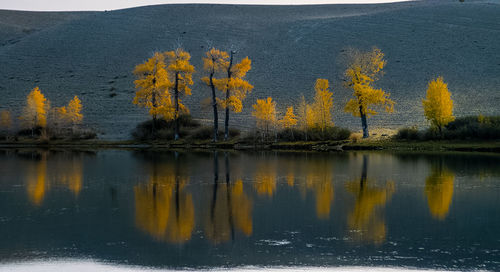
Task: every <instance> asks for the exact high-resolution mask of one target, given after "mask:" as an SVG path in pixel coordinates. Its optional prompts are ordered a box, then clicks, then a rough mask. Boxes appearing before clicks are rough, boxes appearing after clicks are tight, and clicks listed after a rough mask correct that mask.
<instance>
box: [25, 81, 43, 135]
mask: <svg viewBox="0 0 500 272" xmlns="http://www.w3.org/2000/svg"><path fill="white" fill-rule="evenodd" d="M49 109H50V105H49V101H48V100H47V99H46V98H45V96H44V95H43V94H42V92H41V91H40V89H39V88H38V87H35V88H34V89H33V90H32V91H31V92H30V93H29V94H28V97H27V98H26V106H25V108H24V111H23V115H22V116H21V119H22V120H23V121H24V122H25V123H26V125H27V126H28V127H31V128H33V127H36V126H40V127H45V126H46V125H47V112H48V111H49Z"/></svg>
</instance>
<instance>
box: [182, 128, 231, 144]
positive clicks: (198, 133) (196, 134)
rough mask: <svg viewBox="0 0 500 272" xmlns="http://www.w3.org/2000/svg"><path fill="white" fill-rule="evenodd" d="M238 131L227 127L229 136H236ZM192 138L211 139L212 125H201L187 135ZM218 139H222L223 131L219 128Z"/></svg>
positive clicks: (212, 134) (212, 135)
mask: <svg viewBox="0 0 500 272" xmlns="http://www.w3.org/2000/svg"><path fill="white" fill-rule="evenodd" d="M239 135H240V131H239V130H237V129H234V128H230V129H229V138H234V137H238V136H239ZM189 137H190V138H191V139H194V140H212V139H213V138H214V128H213V127H201V128H199V129H197V130H195V131H193V133H192V134H191V135H190V136H189ZM218 140H219V141H221V140H224V131H222V130H219V139H218Z"/></svg>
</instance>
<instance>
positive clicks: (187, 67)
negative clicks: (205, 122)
mask: <svg viewBox="0 0 500 272" xmlns="http://www.w3.org/2000/svg"><path fill="white" fill-rule="evenodd" d="M165 55H166V57H167V60H168V66H167V71H168V72H169V73H170V76H171V78H172V83H173V91H174V120H175V123H174V130H175V137H174V139H175V140H178V139H179V113H180V112H181V111H183V112H189V110H188V109H187V107H185V106H184V105H183V104H182V103H181V100H180V98H179V96H180V94H184V95H191V88H190V87H189V86H191V85H193V73H194V66H193V65H191V64H190V63H189V60H190V59H191V55H190V54H189V53H188V52H186V51H184V49H182V48H177V49H176V50H174V51H169V52H166V53H165Z"/></svg>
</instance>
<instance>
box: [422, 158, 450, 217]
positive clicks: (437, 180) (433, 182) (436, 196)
mask: <svg viewBox="0 0 500 272" xmlns="http://www.w3.org/2000/svg"><path fill="white" fill-rule="evenodd" d="M454 181H455V175H454V174H453V173H452V172H450V171H447V170H443V169H441V167H433V168H432V170H431V174H430V175H429V176H428V177H427V179H426V180H425V195H426V196H427V204H428V206H429V211H430V213H431V215H432V216H433V217H434V218H437V219H441V220H442V219H444V218H446V215H447V214H448V211H449V209H450V205H451V200H452V198H453V184H454Z"/></svg>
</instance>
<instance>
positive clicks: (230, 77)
mask: <svg viewBox="0 0 500 272" xmlns="http://www.w3.org/2000/svg"><path fill="white" fill-rule="evenodd" d="M234 54H235V52H234V51H231V54H230V58H229V62H226V63H225V65H226V66H225V70H226V72H227V77H226V78H221V79H217V80H214V84H215V87H216V88H217V89H218V90H221V91H222V92H223V93H224V98H223V99H220V100H219V102H220V104H221V106H222V107H223V108H225V110H226V112H225V113H226V116H225V118H224V140H227V139H228V138H229V112H230V111H233V112H235V113H239V112H241V110H242V109H243V102H242V101H243V100H244V99H245V98H246V95H247V94H248V93H249V92H251V91H252V89H253V85H251V84H250V83H248V81H246V80H245V79H244V77H245V76H246V74H247V73H248V71H250V69H251V68H252V61H251V60H250V59H249V58H248V57H245V58H244V59H242V60H241V61H240V62H239V63H236V64H234V63H233V55H234Z"/></svg>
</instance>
